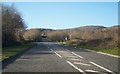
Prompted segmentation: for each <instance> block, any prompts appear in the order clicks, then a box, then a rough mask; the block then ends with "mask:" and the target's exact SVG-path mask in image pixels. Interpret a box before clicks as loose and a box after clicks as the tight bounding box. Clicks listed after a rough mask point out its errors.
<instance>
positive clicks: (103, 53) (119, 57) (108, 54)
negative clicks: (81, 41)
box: [85, 49, 120, 58]
mask: <svg viewBox="0 0 120 74" xmlns="http://www.w3.org/2000/svg"><path fill="white" fill-rule="evenodd" d="M85 50H87V51H90V52H96V53H99V54H104V55H108V56H111V57H115V58H120V56H117V55H112V54H108V53H104V52H97V51H94V50H90V49H85Z"/></svg>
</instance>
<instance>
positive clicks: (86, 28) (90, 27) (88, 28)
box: [73, 26, 106, 31]
mask: <svg viewBox="0 0 120 74" xmlns="http://www.w3.org/2000/svg"><path fill="white" fill-rule="evenodd" d="M103 28H106V27H104V26H82V27H78V28H73V29H74V30H81V31H93V30H98V29H103Z"/></svg>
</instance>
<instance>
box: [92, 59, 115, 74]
mask: <svg viewBox="0 0 120 74" xmlns="http://www.w3.org/2000/svg"><path fill="white" fill-rule="evenodd" d="M90 63H91V64H93V65H95V66H97V67H99V68H101V69H103V70H105V71H107V72H110V73H112V74H115V73H114V72H113V71H111V70H109V69H106V68H104V67H102V66H100V65H98V64H96V63H94V62H92V61H90Z"/></svg>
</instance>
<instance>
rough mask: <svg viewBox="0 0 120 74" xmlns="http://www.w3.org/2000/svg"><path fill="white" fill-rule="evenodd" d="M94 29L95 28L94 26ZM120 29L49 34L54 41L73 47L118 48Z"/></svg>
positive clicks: (79, 30) (67, 31)
mask: <svg viewBox="0 0 120 74" xmlns="http://www.w3.org/2000/svg"><path fill="white" fill-rule="evenodd" d="M93 27H94V26H93ZM119 29H120V27H118V26H115V27H110V28H99V29H94V30H91V29H90V30H81V29H67V30H56V31H50V32H48V33H47V36H48V39H49V40H52V41H60V42H61V41H66V37H67V41H66V42H67V43H68V44H72V45H86V46H95V47H97V46H98V47H107V48H109V47H118V46H119V44H118V41H119V40H118V39H119V36H118V35H119V34H118V33H119V32H120V31H119Z"/></svg>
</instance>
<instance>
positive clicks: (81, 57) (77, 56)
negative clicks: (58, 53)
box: [72, 52, 83, 58]
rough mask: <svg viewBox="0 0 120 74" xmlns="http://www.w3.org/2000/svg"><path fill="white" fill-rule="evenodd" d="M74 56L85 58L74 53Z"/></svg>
mask: <svg viewBox="0 0 120 74" xmlns="http://www.w3.org/2000/svg"><path fill="white" fill-rule="evenodd" d="M72 54H74V55H76V56H77V57H79V58H83V57H82V56H80V55H78V54H76V53H74V52H72Z"/></svg>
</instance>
